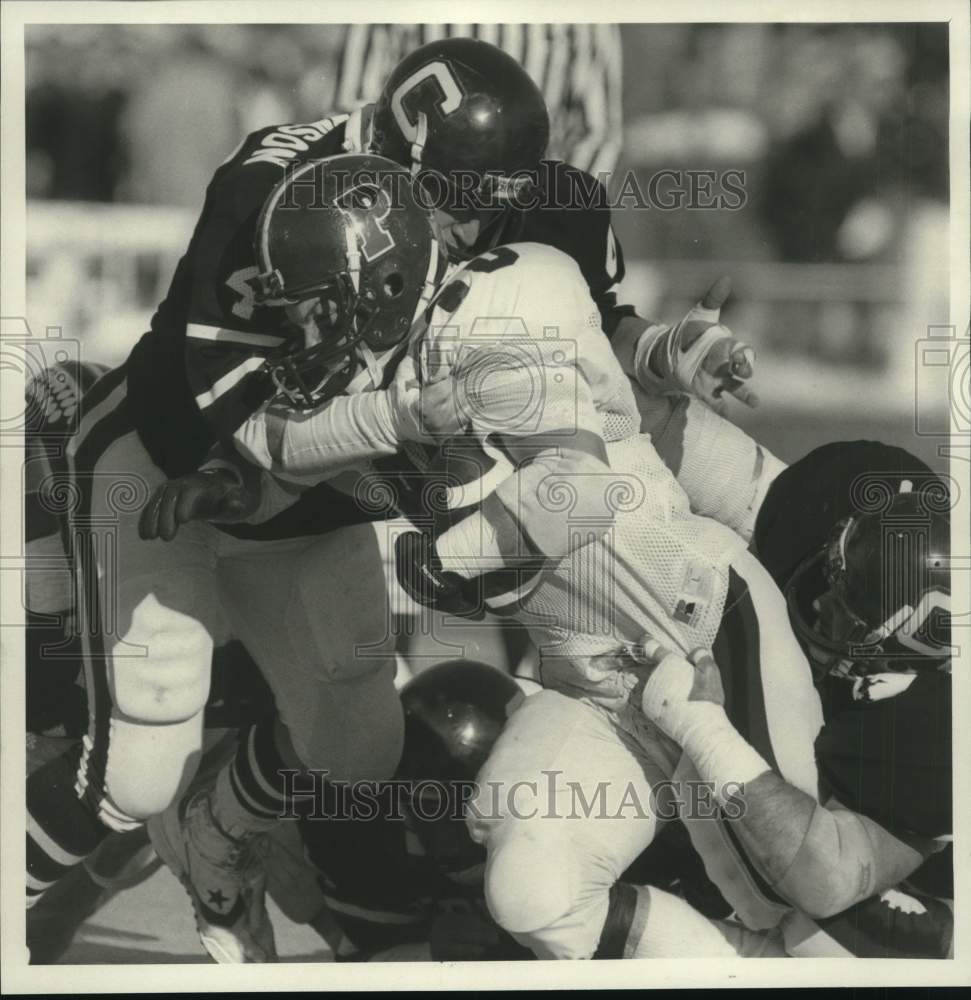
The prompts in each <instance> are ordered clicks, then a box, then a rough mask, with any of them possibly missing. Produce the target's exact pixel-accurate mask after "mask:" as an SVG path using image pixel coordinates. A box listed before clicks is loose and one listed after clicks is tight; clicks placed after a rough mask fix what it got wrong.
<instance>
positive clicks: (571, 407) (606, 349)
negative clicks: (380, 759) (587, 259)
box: [419, 243, 745, 708]
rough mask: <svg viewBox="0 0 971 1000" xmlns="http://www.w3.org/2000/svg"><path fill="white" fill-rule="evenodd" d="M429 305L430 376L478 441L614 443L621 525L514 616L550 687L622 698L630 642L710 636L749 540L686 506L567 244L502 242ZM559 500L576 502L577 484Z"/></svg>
mask: <svg viewBox="0 0 971 1000" xmlns="http://www.w3.org/2000/svg"><path fill="white" fill-rule="evenodd" d="M430 320H431V322H430V326H429V329H428V331H427V333H426V334H425V336H424V338H423V339H422V343H421V346H420V352H419V354H420V368H421V375H422V379H423V381H432V380H438V379H440V378H444V377H452V378H454V379H456V382H457V383H458V384H461V385H462V386H463V389H464V391H465V392H466V394H467V405H468V407H469V410H468V413H469V417H470V421H471V424H472V431H473V433H474V434H475V435H476V436H477V437H478V438H479V441H480V443H482V444H483V446H486V445H487V443H488V439H489V436H490V435H498V436H500V437H508V436H510V435H511V436H513V437H515V438H519V439H524V438H525V439H528V438H529V437H530V436H532V435H538V436H541V439H542V440H543V441H550V439H551V436H552V439H553V440H556V438H557V436H562V440H563V441H564V444H569V443H572V444H573V445H574V446H576V445H578V444H581V445H582V437H583V435H584V434H585V433H591V434H594V435H596V436H597V437H599V438H600V439H602V441H603V442H605V443H606V457H607V460H608V462H609V465H610V470H609V472H607V471H605V472H604V473H603V474H602V483H600V484H598V487H599V488H601V489H603V491H604V496H605V497H606V498H607V499H608V502H609V504H610V508H611V509H612V510H613V511H614V512H615V514H614V518H613V524H612V527H610V528H609V530H608V532H607V534H606V535H605V536H604V537H603V538H602V540H599V541H593V542H590V543H588V544H583V545H580V546H579V547H577V548H576V549H575V551H573V553H572V554H571V555H570V556H568V557H566V558H565V559H562V560H561V561H560V562H558V563H557V564H556V565H554V566H552V567H551V568H550V569H548V570H547V571H546V572H545V573H544V575H543V577H542V580H541V582H540V583H539V585H538V586H537V587H536V588H535V589H534V590H533V591H532V592H531V593H530V595H529V596H528V597H527V598H526V599H525V600H524V601H523V602H521V610H520V612H519V613H518V614H517V615H516V617H517V618H518V619H519V620H520V621H521V622H522V623H523V624H524V625H525V626H526V627H527V628H528V629H529V631H530V634H531V636H532V638H533V641H534V642H535V643H536V645H537V647H538V648H539V650H540V652H541V655H542V659H543V665H542V677H543V682H544V684H545V685H546V686H548V687H556V688H559V689H561V690H565V691H567V692H569V693H574V694H581V695H584V696H593V697H594V698H595V699H596V700H597V701H600V702H601V703H604V704H607V705H609V706H610V707H618V708H619V707H621V706H622V705H624V704H625V703H626V702H627V698H628V694H629V691H630V690H631V688H632V687H633V685H634V684H635V683H636V679H635V678H634V677H633V676H632V675H631V674H630V673H627V672H624V671H621V670H618V667H619V666H621V664H620V662H619V660H618V656H617V653H618V652H619V651H620V650H622V649H623V647H624V644H629V643H636V642H638V641H640V640H641V639H643V638H644V637H645V636H646V635H648V634H649V635H652V636H654V637H656V638H658V639H660V640H661V641H662V642H664V643H665V645H668V646H670V647H672V648H676V649H680V650H682V651H684V652H688V651H690V650H691V649H694V648H696V647H699V646H703V647H706V648H710V647H711V645H712V643H713V642H714V637H715V634H716V632H717V631H718V627H719V623H720V620H721V613H722V607H723V605H724V599H725V592H726V588H727V580H728V563H729V561H730V558H731V556H732V555H733V554H734V553H736V552H738V551H740V550H742V549H744V547H745V545H744V542H743V541H742V540H741V539H739V537H738V536H737V535H736V534H735V533H734V532H732V531H730V530H729V529H727V528H725V527H723V526H722V525H719V524H717V523H715V522H714V521H710V520H708V519H706V518H701V517H697V516H695V515H694V514H692V513H691V510H690V505H689V502H688V498H687V496H686V495H685V493H684V491H683V490H682V489H681V487H680V486H679V485H678V484H677V482H676V480H675V479H674V477H673V475H672V474H671V472H670V471H669V470H668V469H667V467H666V466H665V465H664V463H663V462H662V461H661V459H660V458H659V457H658V455H657V453H656V451H655V449H654V447H653V446H652V444H651V441H650V438H649V437H648V436H647V435H643V436H642V435H641V434H640V433H639V428H640V415H639V413H638V410H637V405H636V402H635V400H634V396H633V393H632V391H631V386H630V381H629V379H628V378H627V376H626V375H625V374H624V372H623V370H622V369H621V367H620V364H619V362H618V361H617V359H616V357H615V355H614V353H613V350H612V349H611V346H610V342H609V341H608V339H607V338H606V337H605V336H604V334H603V332H602V331H601V328H600V317H599V314H598V312H597V309H596V307H595V305H594V303H593V301H592V300H591V298H590V294H589V292H588V290H587V286H586V283H585V282H584V280H583V278H582V275H581V274H580V271H579V269H578V268H577V265H576V264H575V263H574V262H573V260H572V259H571V258H569V257H567V256H566V255H565V254H563V253H561V252H560V251H558V250H555V249H553V248H551V247H548V246H543V245H539V244H533V243H526V244H514V245H511V246H508V247H499V248H497V249H495V250H493V251H491V252H489V253H487V254H484V255H482V256H480V257H479V258H476V260H474V261H472V262H470V263H469V264H467V265H465V266H464V267H463V268H461V269H460V270H459V271H457V272H456V273H455V275H453V278H452V280H451V282H449V284H448V285H446V287H445V288H444V289H443V290H442V292H441V294H440V295H439V297H438V299H437V301H436V305H435V307H434V309H433V312H432V315H431V317H430ZM583 485H584V487H586V488H589V482H586V483H584V484H583ZM552 495H553V494H552V491H551V497H552ZM554 500H555V501H556V502H557V503H560V502H562V503H563V504H569V503H570V502H571V501H570V496H569V490H563V491H560V492H559V493H557V495H556V497H555V498H554ZM563 509H565V508H562V507H557V513H558V514H560V513H561V511H562V510H563ZM597 527H598V526H597V525H591V524H586V523H583V522H582V521H581V520H578V521H577V523H576V525H575V528H574V527H573V526H572V525H571V531H572V530H575V531H576V532H578V533H580V534H581V538H582V535H583V533H588V534H589V533H591V531H594V532H595V534H594V535H592V536H591V537H596V534H599V532H597V531H596V529H597Z"/></svg>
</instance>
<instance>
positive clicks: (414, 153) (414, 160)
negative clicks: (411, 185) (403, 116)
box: [411, 111, 428, 177]
mask: <svg viewBox="0 0 971 1000" xmlns="http://www.w3.org/2000/svg"><path fill="white" fill-rule="evenodd" d="M427 141H428V118H427V117H426V115H425V112H424V111H419V112H418V131H417V134H416V135H415V141H414V142H413V143H412V144H411V176H412V177H414V176H416V175H417V173H418V171H419V170H421V156H422V153H423V152H424V151H425V143H426V142H427Z"/></svg>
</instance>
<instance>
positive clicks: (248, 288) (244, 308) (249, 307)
mask: <svg viewBox="0 0 971 1000" xmlns="http://www.w3.org/2000/svg"><path fill="white" fill-rule="evenodd" d="M259 273H260V269H259V268H258V267H241V268H240V269H239V270H238V271H233V273H232V274H231V275H230V276H229V277H228V278H227V279H226V284H227V285H228V286H229V287H230V288H231V289H232V290H233V291H234V292H235V293H236V294H237V295H238V296H239V299H240V300H239V302H234V303H233V315H234V316H238V317H239V318H240V319H252V318H253V310H254V309H255V308H256V289H255V288H254V287H253V286H252V285H251V284H250V279H252V278H255V277H256V276H257V275H258V274H259Z"/></svg>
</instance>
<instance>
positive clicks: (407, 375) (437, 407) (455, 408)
mask: <svg viewBox="0 0 971 1000" xmlns="http://www.w3.org/2000/svg"><path fill="white" fill-rule="evenodd" d="M457 388H458V386H457V383H456V381H455V380H454V379H453V378H452V377H451V376H447V377H445V378H441V379H438V380H437V381H435V382H431V383H426V384H425V385H420V384H419V381H418V373H417V371H416V370H415V362H414V359H413V358H412V357H411V355H410V354H406V355H405V356H404V357H403V358H402V359H401V361H400V362H399V363H398V367H397V368H396V369H395V373H394V379H393V380H392V383H391V385H390V386H389V387H388V394H389V397H390V399H391V407H392V411H393V413H394V418H395V420H396V421H397V424H398V435H399V438H400V439H401V440H402V441H417V442H419V443H430V442H433V441H441V440H442V439H443V438H448V437H455V436H456V435H458V434H460V433H461V432H462V431H463V430H464V429H465V427H466V426H467V425H468V419H467V418H466V416H465V411H464V408H463V407H462V404H461V402H460V400H459V396H458V392H457Z"/></svg>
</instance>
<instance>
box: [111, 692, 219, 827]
mask: <svg viewBox="0 0 971 1000" xmlns="http://www.w3.org/2000/svg"><path fill="white" fill-rule="evenodd" d="M202 722H203V714H202V712H201V711H199V712H197V713H196V715H195V716H194V717H193V718H191V719H188V720H186V721H184V722H179V723H175V724H172V725H167V726H161V725H140V724H138V723H134V722H130V721H127V720H125V719H119V718H112V720H111V734H110V737H109V744H108V758H107V763H106V765H105V775H104V788H103V793H104V797H103V799H102V801H101V802H100V803H99V805H98V813H99V817H100V819H101V821H102V822H103V823H104V824H105V825H106V826H108V827H110V828H111V829H113V830H121V831H124V830H127V829H130V828H131V827H132V826H133V825H137V823H139V822H142V821H144V820H147V819H150V818H151V817H152V816H157V815H158V814H159V813H162V812H164V811H165V810H166V809H167V808H168V807H169V805H171V803H173V802H174V801H175V800H176V799H177V798H179V797H180V796H181V794H182V793H183V792H184V791H185V790H186V789H187V788H188V787H189V784H190V782H191V781H192V778H193V777H194V776H195V772H196V769H197V767H198V766H199V758H200V756H201V751H202Z"/></svg>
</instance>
